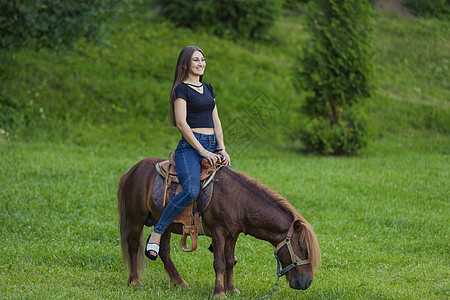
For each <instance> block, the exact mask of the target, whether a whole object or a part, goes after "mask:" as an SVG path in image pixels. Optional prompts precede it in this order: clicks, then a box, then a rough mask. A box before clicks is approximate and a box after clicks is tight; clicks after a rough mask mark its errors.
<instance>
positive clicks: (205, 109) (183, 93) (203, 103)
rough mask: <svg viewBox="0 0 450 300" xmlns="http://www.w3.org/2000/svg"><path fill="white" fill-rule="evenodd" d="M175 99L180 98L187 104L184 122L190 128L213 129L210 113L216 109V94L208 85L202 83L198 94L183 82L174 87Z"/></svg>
mask: <svg viewBox="0 0 450 300" xmlns="http://www.w3.org/2000/svg"><path fill="white" fill-rule="evenodd" d="M174 92H175V99H177V98H182V99H184V100H186V103H187V112H186V113H187V116H186V122H187V123H188V125H189V126H190V127H191V128H214V121H213V117H212V112H213V110H214V107H216V102H215V100H214V99H215V98H216V94H214V90H213V88H212V86H211V85H210V84H209V83H206V82H203V94H200V93H199V92H197V91H196V90H194V89H193V88H191V87H189V86H188V85H187V84H185V83H184V82H182V83H180V84H179V85H177V86H176V87H175V90H174Z"/></svg>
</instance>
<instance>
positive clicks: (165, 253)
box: [159, 231, 189, 286]
mask: <svg viewBox="0 0 450 300" xmlns="http://www.w3.org/2000/svg"><path fill="white" fill-rule="evenodd" d="M170 238H171V232H170V231H166V232H165V233H164V234H163V235H162V237H161V245H160V247H161V248H160V250H159V256H160V257H161V260H162V262H163V263H164V270H165V271H166V273H167V275H168V276H169V280H170V284H172V285H174V286H189V284H188V283H187V282H186V281H185V280H184V279H183V277H182V276H181V274H180V272H178V270H177V268H176V267H175V264H174V263H173V261H172V258H170Z"/></svg>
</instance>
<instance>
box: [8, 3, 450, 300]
mask: <svg viewBox="0 0 450 300" xmlns="http://www.w3.org/2000/svg"><path fill="white" fill-rule="evenodd" d="M301 19H302V16H301V15H300V16H299V15H292V14H291V15H289V16H285V17H284V18H283V19H282V20H280V21H279V22H278V23H277V24H276V26H275V28H274V33H275V35H276V38H274V40H273V41H272V42H268V41H265V42H246V41H232V40H227V39H220V38H217V37H211V36H209V35H207V34H206V33H204V32H202V31H192V30H189V29H178V28H175V27H174V26H173V25H171V24H170V23H169V22H167V21H164V20H161V19H159V18H158V17H157V16H156V15H155V13H154V12H147V11H143V13H139V14H136V16H134V17H133V18H129V19H124V20H123V21H122V23H119V24H115V25H114V26H115V28H116V29H117V31H116V33H115V34H114V35H112V36H111V38H110V40H109V45H102V46H95V45H90V44H87V43H84V42H83V41H81V42H79V43H78V44H77V45H76V47H75V49H73V50H67V51H65V52H55V51H50V50H45V49H43V50H40V51H33V50H30V49H24V50H22V51H20V52H17V53H2V56H1V58H2V60H3V62H4V63H3V64H2V65H0V70H1V76H2V81H1V82H0V86H1V89H2V92H3V93H5V94H7V95H8V96H9V97H11V98H13V99H15V100H16V101H17V102H18V103H20V104H21V108H22V110H20V111H17V114H18V115H15V116H16V117H17V119H15V120H16V121H17V124H12V125H11V124H10V125H11V128H6V127H5V128H4V129H6V130H7V131H8V134H9V136H6V134H3V133H0V199H1V200H0V233H1V237H2V248H1V249H2V255H1V256H0V290H1V296H0V297H4V298H29V299H36V298H37V299H46V298H80V299H92V298H94V299H109V298H113V299H148V298H153V299H155V298H156V299H158V298H159V299H208V298H210V297H211V294H212V289H213V285H214V270H213V267H212V259H213V257H212V254H210V253H209V252H208V250H207V247H208V246H209V239H208V238H206V237H201V238H200V241H199V242H200V245H199V249H198V250H197V251H196V252H194V253H183V252H182V251H181V250H180V249H179V247H178V242H179V237H178V236H175V237H174V238H173V245H172V247H173V259H174V261H175V264H176V265H177V267H178V269H179V271H180V272H181V274H182V275H183V276H184V278H185V279H186V280H187V281H188V282H189V283H190V284H191V288H189V289H181V288H171V287H169V283H168V279H167V278H166V275H165V273H164V270H163V266H162V263H161V262H160V261H159V260H158V261H157V262H156V263H152V264H148V266H147V275H146V276H145V277H143V279H142V281H143V283H144V288H142V289H138V288H132V287H128V286H127V285H126V282H127V278H128V274H127V272H126V270H125V268H124V267H123V266H122V264H121V254H120V245H119V234H118V227H117V221H118V216H117V207H116V199H115V193H116V190H117V183H118V180H119V178H120V176H121V174H122V173H123V172H124V171H125V170H126V169H128V168H129V167H131V166H132V165H133V164H135V163H136V162H138V161H139V160H140V159H142V158H144V157H147V156H158V157H166V156H167V154H168V153H169V152H170V151H171V150H172V149H173V148H174V147H175V145H176V142H177V139H178V138H179V133H178V132H177V130H176V129H173V128H168V127H167V126H166V108H167V102H168V100H167V98H168V97H167V95H168V90H169V89H170V86H171V80H172V76H173V68H174V63H175V61H176V56H177V55H178V52H179V51H180V49H181V48H182V47H183V46H185V45H187V44H197V45H199V46H201V47H202V48H203V49H204V50H205V52H206V55H207V64H208V67H207V68H208V71H207V80H206V81H208V82H211V83H212V84H213V85H214V88H215V90H216V93H217V95H220V96H219V97H218V103H220V104H219V105H220V106H219V111H220V114H221V119H222V123H223V124H224V126H225V127H226V125H227V124H230V123H232V122H233V121H235V120H236V119H240V120H242V121H243V122H244V125H247V126H248V125H249V124H248V123H247V122H248V118H247V117H246V115H245V114H244V111H245V109H246V107H247V105H248V103H249V102H251V101H252V100H254V99H255V97H257V96H258V95H260V94H259V93H260V92H263V93H264V95H266V96H267V97H269V99H270V100H271V101H274V102H275V103H277V105H278V106H279V109H280V112H281V113H280V114H278V115H276V116H275V119H274V120H272V122H269V123H268V124H266V125H265V126H264V127H263V128H259V130H256V131H255V132H254V133H253V135H251V134H250V137H251V138H254V140H253V141H252V143H251V144H250V145H249V146H248V147H243V146H240V145H239V144H234V145H228V146H231V147H230V149H231V154H232V159H233V167H234V168H235V169H237V170H241V171H245V172H246V173H247V174H249V175H250V176H252V177H255V178H259V179H260V180H261V181H262V182H263V183H266V184H268V185H269V186H271V187H272V188H273V189H275V190H277V191H278V192H280V193H281V194H282V195H283V196H285V197H286V198H287V199H289V201H290V202H291V203H292V204H293V205H294V206H295V207H296V208H297V209H298V211H299V212H300V213H301V214H302V215H304V216H305V217H306V219H307V220H309V221H310V223H311V224H312V225H313V227H314V228H315V231H316V233H317V236H318V239H319V245H320V247H321V250H322V254H323V256H322V266H321V268H320V270H319V272H317V273H316V277H315V281H314V283H313V285H312V286H311V288H310V289H308V290H307V291H294V290H292V289H290V288H289V286H288V284H287V283H286V282H285V280H284V279H283V280H282V282H281V289H280V291H279V292H277V293H276V294H275V295H274V296H272V297H271V298H272V299H294V298H295V299H297V298H300V299H316V298H320V299H366V298H370V299H387V298H395V299H404V298H406V299H446V298H448V297H449V293H450V282H449V278H450V274H449V273H450V271H449V270H450V268H449V262H450V261H449V258H448V253H450V245H449V242H448V241H449V237H448V236H449V228H448V223H449V218H448V212H449V211H450V210H449V208H450V207H449V199H450V190H449V187H448V186H449V185H448V182H449V179H450V178H449V177H450V175H449V166H450V159H449V157H448V155H449V149H450V139H449V132H450V129H449V126H450V108H449V101H448V99H450V88H449V85H448V84H449V83H448V80H446V77H445V75H446V73H448V68H449V64H450V51H449V50H450V49H449V48H450V44H449V42H448V35H449V28H450V26H449V23H448V22H446V21H438V20H433V19H429V20H425V19H415V18H409V19H406V18H396V17H393V16H387V15H384V14H377V15H376V16H375V19H374V27H375V30H374V48H375V51H376V53H375V66H376V75H375V82H374V83H375V86H376V91H375V94H374V96H373V98H371V99H368V100H366V101H365V102H364V104H363V106H364V108H365V110H366V111H367V113H368V115H369V117H370V120H371V124H372V133H371V134H372V138H371V141H370V143H369V145H368V147H367V148H366V149H363V151H362V152H361V155H360V156H359V157H345V158H336V157H318V156H314V155H302V154H300V153H299V151H298V149H299V144H298V142H297V141H295V140H292V139H291V136H293V135H295V134H294V133H295V130H297V128H296V125H295V124H296V120H297V119H298V118H300V117H301V116H300V115H299V113H298V108H299V106H300V105H301V103H302V99H303V98H304V95H303V93H302V91H298V90H296V87H295V72H294V71H293V69H294V67H295V64H296V59H297V54H298V53H299V51H301V47H300V46H301V45H304V44H305V43H306V41H307V34H305V32H304V30H303V26H302V25H301ZM219 101H220V102H219ZM20 114H22V115H20ZM22 117H23V118H22ZM24 124H28V125H27V126H23V125H24ZM19 125H20V126H19ZM232 137H233V136H231V135H228V136H226V139H228V140H231V139H230V138H232ZM150 232H151V229H148V228H147V229H145V233H146V234H149V233H150ZM272 253H273V247H272V246H271V245H269V244H268V243H266V242H262V241H259V240H256V239H254V238H252V237H249V236H241V237H240V238H239V240H238V244H237V255H238V257H239V263H238V265H237V266H236V268H235V281H236V286H237V288H238V289H239V290H240V291H241V293H242V294H241V296H236V297H232V296H230V295H229V298H236V299H255V298H258V297H261V296H263V295H265V294H266V293H267V291H268V289H269V288H270V287H271V285H272V284H273V283H274V282H275V279H276V276H275V270H276V262H275V259H274V257H273V254H272Z"/></svg>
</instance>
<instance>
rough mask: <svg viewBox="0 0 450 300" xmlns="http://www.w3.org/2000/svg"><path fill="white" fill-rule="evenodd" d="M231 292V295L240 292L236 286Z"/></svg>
mask: <svg viewBox="0 0 450 300" xmlns="http://www.w3.org/2000/svg"><path fill="white" fill-rule="evenodd" d="M231 293H232V294H233V296H237V295H240V294H241V292H239V290H238V289H237V288H234V290H233V291H231Z"/></svg>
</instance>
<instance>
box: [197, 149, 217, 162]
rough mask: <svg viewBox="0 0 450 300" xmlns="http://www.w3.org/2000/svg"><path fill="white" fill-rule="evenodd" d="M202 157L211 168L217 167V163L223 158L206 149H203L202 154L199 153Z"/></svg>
mask: <svg viewBox="0 0 450 300" xmlns="http://www.w3.org/2000/svg"><path fill="white" fill-rule="evenodd" d="M199 153H200V155H201V156H203V157H204V158H206V159H207V160H208V162H209V164H210V165H211V166H215V165H216V163H219V162H220V161H221V158H220V156H219V155H218V154H215V153H212V152H209V151H208V150H206V149H203V150H202V151H201V152H199Z"/></svg>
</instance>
